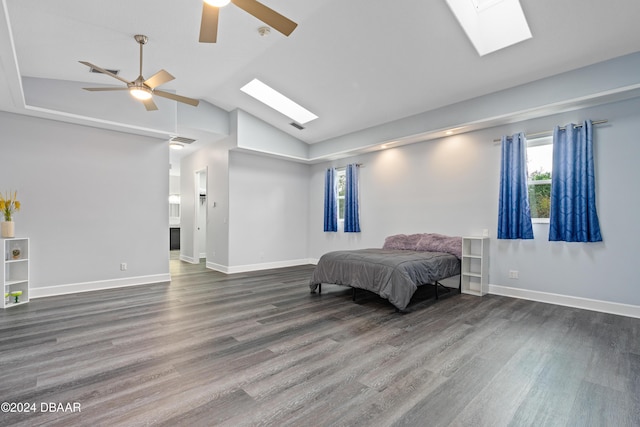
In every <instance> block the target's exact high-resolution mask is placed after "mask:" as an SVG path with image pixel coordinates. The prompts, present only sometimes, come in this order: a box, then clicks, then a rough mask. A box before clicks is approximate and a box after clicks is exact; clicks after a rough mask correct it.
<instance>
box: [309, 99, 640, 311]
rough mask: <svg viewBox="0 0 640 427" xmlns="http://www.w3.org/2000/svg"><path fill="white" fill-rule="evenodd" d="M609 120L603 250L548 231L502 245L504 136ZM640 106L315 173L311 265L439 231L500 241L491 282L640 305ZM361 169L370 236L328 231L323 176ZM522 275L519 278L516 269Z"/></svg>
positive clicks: (471, 136) (539, 228) (419, 147)
mask: <svg viewBox="0 0 640 427" xmlns="http://www.w3.org/2000/svg"><path fill="white" fill-rule="evenodd" d="M584 119H594V120H596V119H608V120H609V123H608V124H606V125H601V126H598V127H596V130H595V141H596V143H595V147H596V148H595V152H596V173H597V203H598V209H599V217H600V224H601V228H602V233H603V236H604V242H603V243H595V244H583V243H560V242H548V239H547V234H548V225H544V224H539V225H535V226H534V231H535V239H534V241H529V242H524V241H513V242H507V241H498V240H497V239H496V238H495V237H496V224H497V204H498V181H499V173H500V171H499V169H500V163H499V162H500V147H499V145H496V144H495V143H494V142H493V139H495V138H499V137H500V136H501V135H503V134H513V133H515V132H518V131H525V132H536V131H543V130H550V129H552V128H553V126H555V125H556V124H560V125H564V124H566V123H568V122H581V121H582V120H584ZM638 134H640V98H636V99H633V100H629V101H621V102H617V103H613V104H608V105H603V106H599V107H594V108H590V109H583V110H577V111H573V112H570V113H564V114H559V115H555V116H549V117H545V118H542V119H536V120H529V121H525V122H520V123H514V124H510V125H506V126H502V127H496V128H491V129H486V130H483V131H477V132H472V133H468V134H463V135H459V136H453V137H448V138H443V139H438V140H434V141H429V142H423V143H417V144H413V145H409V146H405V147H400V148H396V149H389V150H385V151H380V152H376V153H370V154H366V155H361V156H357V157H353V158H350V159H344V160H342V161H339V162H331V163H323V164H319V165H314V166H313V167H312V172H311V178H310V187H309V193H310V195H311V198H310V215H309V227H310V229H309V243H310V254H309V255H310V257H311V258H316V259H317V258H319V257H320V256H321V255H322V254H323V253H325V252H327V251H329V250H336V249H346V248H360V247H380V246H381V245H382V243H383V242H384V238H385V237H386V236H387V235H390V234H396V233H418V232H438V233H443V234H451V235H479V234H480V233H481V232H482V230H483V229H485V228H487V229H489V231H490V236H491V237H492V242H491V267H490V283H491V284H494V285H500V286H508V287H514V288H521V289H527V290H531V291H539V292H550V293H555V294H560V295H570V296H575V297H582V298H590V299H596V300H602V301H610V302H618V303H623V304H632V305H640V293H639V292H638V291H637V289H636V286H635V283H637V282H638V279H637V278H636V277H635V275H634V274H633V270H635V269H634V261H635V259H634V257H633V254H635V253H637V252H638V250H637V247H636V243H637V242H636V240H637V236H640V224H639V223H638V221H637V214H636V213H637V212H638V210H639V209H640V195H639V194H640V193H639V192H638V191H637V183H638V182H640V169H639V168H637V159H638V158H640V144H638V143H637V139H638V138H637V135H638ZM350 162H361V163H363V164H364V167H362V168H361V169H360V186H361V192H360V197H361V226H362V230H363V231H362V233H360V234H359V235H357V234H356V235H354V234H350V233H342V232H338V233H324V232H323V231H322V223H323V219H322V212H323V206H322V205H323V191H324V190H323V185H324V182H323V174H324V170H325V169H326V167H328V166H329V165H333V166H338V165H344V164H346V163H350ZM512 269H513V270H518V271H519V273H520V275H519V276H520V278H519V279H518V280H514V279H509V278H508V271H509V270H512Z"/></svg>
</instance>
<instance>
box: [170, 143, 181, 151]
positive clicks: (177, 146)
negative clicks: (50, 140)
mask: <svg viewBox="0 0 640 427" xmlns="http://www.w3.org/2000/svg"><path fill="white" fill-rule="evenodd" d="M169 147H170V148H171V149H173V150H182V149H183V148H184V144H180V143H179V142H173V141H172V142H170V143H169Z"/></svg>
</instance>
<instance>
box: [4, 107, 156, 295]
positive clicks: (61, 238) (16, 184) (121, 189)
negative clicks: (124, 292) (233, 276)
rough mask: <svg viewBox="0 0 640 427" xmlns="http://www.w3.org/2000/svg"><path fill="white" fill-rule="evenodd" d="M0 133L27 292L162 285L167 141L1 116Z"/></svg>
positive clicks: (6, 181)
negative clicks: (26, 242)
mask: <svg viewBox="0 0 640 427" xmlns="http://www.w3.org/2000/svg"><path fill="white" fill-rule="evenodd" d="M0 129H2V135H1V136H0V153H1V156H0V158H1V161H2V167H0V191H3V192H4V191H9V190H17V191H18V196H19V200H20V201H21V202H22V210H21V211H20V212H19V213H17V214H16V216H15V219H14V220H15V223H16V235H17V236H19V237H21V236H24V237H29V238H30V239H31V248H30V251H29V252H30V258H31V264H30V266H31V285H32V287H33V288H45V287H56V286H64V285H78V286H76V287H74V288H73V291H81V290H88V289H93V288H95V287H96V286H97V287H102V285H100V283H103V284H104V285H105V286H111V285H118V284H123V283H130V284H131V283H135V282H145V281H154V280H156V279H157V278H158V277H163V276H166V275H168V272H169V263H168V251H167V248H168V242H169V237H168V230H167V223H168V218H169V214H168V201H167V194H168V193H169V175H168V173H167V171H168V164H169V152H168V150H169V149H168V146H167V144H166V141H161V140H158V139H154V138H148V137H142V136H135V135H129V134H125V133H120V132H113V131H107V130H100V129H95V128H90V127H84V126H77V125H72V124H67V123H62V122H57V121H50V120H44V119H37V118H31V117H28V116H22V115H14V114H8V113H2V112H0ZM121 262H126V263H127V264H128V269H127V270H126V271H121V270H120V263H121ZM165 280H166V277H165ZM110 281H111V282H110Z"/></svg>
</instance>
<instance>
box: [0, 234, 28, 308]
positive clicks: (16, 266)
mask: <svg viewBox="0 0 640 427" xmlns="http://www.w3.org/2000/svg"><path fill="white" fill-rule="evenodd" d="M0 241H1V242H2V245H1V246H2V249H1V251H2V252H1V255H2V289H3V294H2V297H3V298H2V305H1V306H0V307H2V308H8V307H14V306H17V305H22V304H26V303H28V302H29V239H28V238H11V239H0ZM12 292H22V294H21V295H18V296H17V298H18V302H17V303H16V302H15V301H16V295H11V293H12Z"/></svg>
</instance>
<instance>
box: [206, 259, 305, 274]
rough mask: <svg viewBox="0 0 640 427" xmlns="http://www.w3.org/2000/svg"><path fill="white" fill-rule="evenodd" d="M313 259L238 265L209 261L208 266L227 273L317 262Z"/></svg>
mask: <svg viewBox="0 0 640 427" xmlns="http://www.w3.org/2000/svg"><path fill="white" fill-rule="evenodd" d="M313 261H314V260H312V259H309V258H303V259H292V260H288V261H278V262H265V263H260V264H245V265H236V266H227V265H221V264H215V263H213V262H207V268H208V269H211V270H215V271H219V272H221V273H225V274H235V273H246V272H249V271H260V270H272V269H274V268H284V267H295V266H298V265H307V264H316V262H313Z"/></svg>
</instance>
